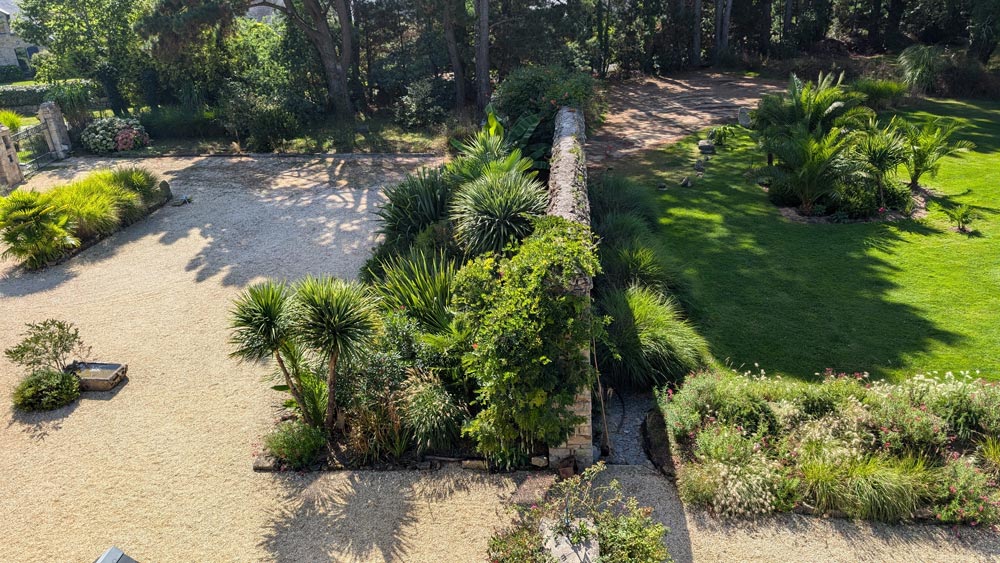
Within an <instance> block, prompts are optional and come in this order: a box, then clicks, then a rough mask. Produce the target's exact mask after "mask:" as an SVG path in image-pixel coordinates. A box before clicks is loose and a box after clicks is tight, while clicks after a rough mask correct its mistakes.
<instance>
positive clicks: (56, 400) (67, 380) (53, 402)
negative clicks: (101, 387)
mask: <svg viewBox="0 0 1000 563" xmlns="http://www.w3.org/2000/svg"><path fill="white" fill-rule="evenodd" d="M79 397H80V378H78V377H77V376H76V375H74V374H72V373H66V372H64V371H62V370H56V369H50V368H44V369H41V370H39V371H36V372H34V373H32V374H31V375H29V376H28V377H26V378H24V379H23V380H22V381H21V382H20V383H18V385H17V387H15V388H14V407H15V408H17V409H19V410H22V411H49V410H53V409H58V408H60V407H64V406H66V405H68V404H70V403H72V402H73V401H75V400H77V399H78V398H79Z"/></svg>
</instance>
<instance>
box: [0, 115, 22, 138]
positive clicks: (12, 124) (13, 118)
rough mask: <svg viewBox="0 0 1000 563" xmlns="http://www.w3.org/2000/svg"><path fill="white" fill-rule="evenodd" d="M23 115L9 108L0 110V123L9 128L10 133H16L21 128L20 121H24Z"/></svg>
mask: <svg viewBox="0 0 1000 563" xmlns="http://www.w3.org/2000/svg"><path fill="white" fill-rule="evenodd" d="M24 119H25V118H24V116H22V115H21V114H19V113H17V112H16V111H11V110H7V109H5V110H0V125H3V126H4V127H6V128H8V129H10V132H11V133H17V132H18V131H20V130H21V123H23V122H24Z"/></svg>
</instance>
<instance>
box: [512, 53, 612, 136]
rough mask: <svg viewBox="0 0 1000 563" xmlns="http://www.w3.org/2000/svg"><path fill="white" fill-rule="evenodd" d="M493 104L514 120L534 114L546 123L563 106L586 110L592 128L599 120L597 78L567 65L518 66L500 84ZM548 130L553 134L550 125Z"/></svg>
mask: <svg viewBox="0 0 1000 563" xmlns="http://www.w3.org/2000/svg"><path fill="white" fill-rule="evenodd" d="M493 103H494V104H495V105H496V107H497V110H498V111H499V112H500V114H501V115H503V116H506V117H507V118H508V119H511V120H512V119H516V118H517V117H519V116H521V115H523V114H525V113H533V114H536V115H538V116H539V117H540V118H541V119H542V121H543V122H544V121H550V120H551V119H552V117H553V116H554V115H555V113H556V111H558V109H559V108H560V107H562V106H571V107H575V108H577V109H580V110H582V111H583V112H584V114H585V116H586V120H587V123H588V124H589V125H590V126H591V127H594V126H596V125H597V124H598V123H599V122H600V108H599V100H598V97H597V89H596V83H595V81H594V79H593V78H592V77H591V76H590V75H588V74H586V73H583V72H578V71H574V70H570V69H567V68H564V67H558V66H522V67H518V68H517V69H515V70H514V71H513V72H511V73H510V74H508V75H507V76H506V78H504V80H503V82H501V83H500V84H499V85H498V86H497V89H496V92H495V93H494V94H493ZM543 129H546V128H544V127H543ZM546 130H547V132H548V133H551V128H547V129H546Z"/></svg>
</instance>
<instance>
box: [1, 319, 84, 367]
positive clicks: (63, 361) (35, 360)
mask: <svg viewBox="0 0 1000 563" xmlns="http://www.w3.org/2000/svg"><path fill="white" fill-rule="evenodd" d="M21 336H22V337H23V338H22V339H21V342H19V343H18V344H17V345H16V346H13V347H11V348H8V349H7V350H5V351H4V355H5V356H7V359H9V360H10V361H12V362H14V363H15V364H18V365H20V366H23V367H25V368H27V369H28V371H29V372H34V371H39V370H50V371H61V370H63V369H64V368H65V367H66V366H67V365H69V363H70V361H71V360H73V359H76V360H86V359H87V356H88V355H89V354H90V348H89V347H87V346H84V344H83V339H81V338H80V329H78V328H76V326H74V325H73V323H70V322H66V321H60V320H58V319H45V320H44V321H42V322H40V323H28V324H27V330H26V331H25V332H24V334H22V335H21Z"/></svg>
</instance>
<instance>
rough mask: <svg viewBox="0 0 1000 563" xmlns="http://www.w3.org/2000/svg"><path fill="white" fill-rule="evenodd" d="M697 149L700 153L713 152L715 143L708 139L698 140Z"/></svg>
mask: <svg viewBox="0 0 1000 563" xmlns="http://www.w3.org/2000/svg"><path fill="white" fill-rule="evenodd" d="M698 150H699V151H700V152H701V154H715V144H714V143H712V141H709V140H708V139H702V140H700V141H698Z"/></svg>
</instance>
